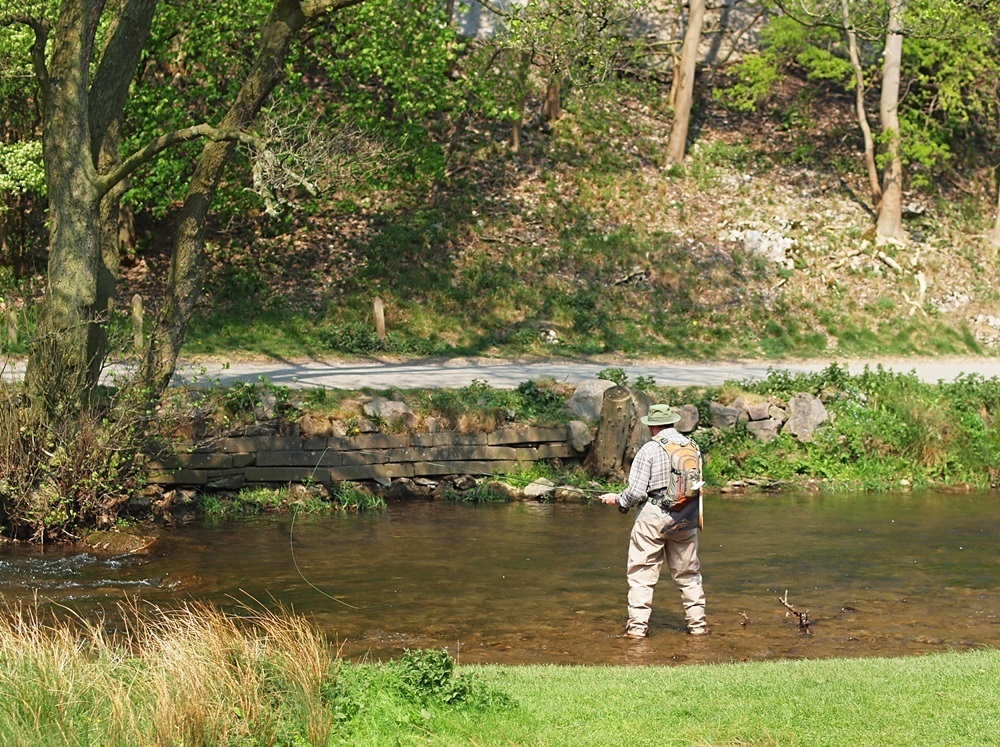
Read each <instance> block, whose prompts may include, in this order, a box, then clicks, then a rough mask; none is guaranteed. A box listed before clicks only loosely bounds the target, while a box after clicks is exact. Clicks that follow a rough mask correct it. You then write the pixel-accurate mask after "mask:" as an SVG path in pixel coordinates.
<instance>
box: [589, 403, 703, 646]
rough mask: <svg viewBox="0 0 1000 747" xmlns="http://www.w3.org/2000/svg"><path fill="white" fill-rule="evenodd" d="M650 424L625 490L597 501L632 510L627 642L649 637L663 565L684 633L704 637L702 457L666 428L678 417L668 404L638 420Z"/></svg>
mask: <svg viewBox="0 0 1000 747" xmlns="http://www.w3.org/2000/svg"><path fill="white" fill-rule="evenodd" d="M640 420H642V422H643V423H644V424H646V425H647V426H649V430H650V432H651V433H652V436H653V437H652V439H651V440H650V441H648V442H647V443H646V444H644V445H643V446H642V448H641V449H639V451H638V453H637V454H636V455H635V459H634V460H633V462H632V469H631V470H630V472H629V477H628V486H627V487H626V488H625V490H624V491H622V492H621V493H605V494H603V495H602V496H601V497H600V499H601V501H602V502H603V503H606V504H608V505H611V504H617V506H618V510H619V511H621V512H622V513H627V512H628V510H629V508H630V507H631V506H637V507H638V508H637V511H636V516H635V524H634V525H633V526H632V535H631V538H630V540H629V550H628V567H627V571H626V575H627V578H628V585H629V592H628V625H627V626H626V628H625V633H624V637H626V638H636V639H638V638H645V637H646V636H647V635H648V633H649V616H650V613H651V612H652V602H653V588H654V587H655V586H656V582H657V580H659V577H660V569H661V568H662V567H663V561H664V560H666V561H667V567H668V568H669V569H670V575H671V576H672V577H673V580H674V584H675V586H676V587H677V589H678V591H680V593H681V602H682V604H683V606H684V615H685V618H686V620H687V630H688V632H689V633H690V634H691V635H705V634H706V633H708V625H707V623H706V621H705V591H704V589H703V588H702V583H701V565H700V563H699V562H698V528H699V525H700V519H699V517H700V514H701V486H702V485H703V484H704V483H703V481H702V459H701V451H700V450H699V449H698V446H697V444H695V442H694V441H692V440H691V439H690V438H688V437H687V436H685V435H683V434H681V433H680V432H679V431H677V430H676V429H675V428H671V427H670V426H672V425H674V424H675V423H677V421H679V420H680V415H678V414H677V413H676V412H675V411H673V410H671V409H670V406H669V405H663V404H658V405H652V406H651V407H650V408H649V414H648V415H646V416H645V417H643V418H640Z"/></svg>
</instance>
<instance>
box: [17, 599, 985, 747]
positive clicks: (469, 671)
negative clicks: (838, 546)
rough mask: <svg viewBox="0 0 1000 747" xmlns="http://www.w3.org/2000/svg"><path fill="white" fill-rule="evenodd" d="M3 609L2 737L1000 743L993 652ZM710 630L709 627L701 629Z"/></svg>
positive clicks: (147, 741) (143, 741)
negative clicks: (505, 642)
mask: <svg viewBox="0 0 1000 747" xmlns="http://www.w3.org/2000/svg"><path fill="white" fill-rule="evenodd" d="M133 613H134V614H133V616H132V617H130V618H129V619H130V621H131V624H130V625H129V626H127V628H128V629H127V630H125V631H123V632H120V633H119V634H117V635H116V634H112V633H109V632H107V631H106V630H105V629H104V628H102V627H101V626H100V625H73V624H68V623H66V622H54V623H53V622H49V623H44V622H43V621H41V620H40V619H39V618H38V616H37V615H35V614H24V613H17V612H10V611H8V612H7V613H5V614H4V615H2V617H0V741H2V743H3V744H5V745H11V746H16V745H24V746H25V747H27V746H28V745H31V746H32V747H37V746H40V745H95V746H97V745H99V746H100V747H114V746H118V745H121V746H122V747H125V746H126V745H127V746H128V747H145V746H146V745H150V746H152V745H206V746H207V745H212V746H213V747H214V746H216V745H289V746H292V745H348V744H349V745H410V744H412V745H425V744H433V745H483V746H485V745H514V744H516V745H539V746H541V745H546V746H548V745H553V746H554V745H571V746H573V747H581V746H585V745H595V746H597V745H600V746H601V747H611V746H613V745H636V744H676V745H698V746H711V745H727V746H729V747H734V746H735V745H793V744H794V745H830V746H838V745H844V746H845V747H847V746H851V747H853V746H854V745H859V744H873V745H874V744H879V745H893V746H894V747H906V746H908V745H913V746H914V747H917V746H919V747H930V746H933V745H949V746H950V747H953V746H955V745H977V746H978V745H990V744H1000V742H998V738H997V736H996V735H997V734H998V733H1000V652H997V651H995V650H982V651H975V652H971V653H962V654H941V655H934V656H926V657H919V658H900V659H856V660H825V661H786V662H769V663H748V664H729V665H713V666H699V667H679V668H662V667H649V668H645V667H642V668H620V667H555V666H528V667H497V666H476V667H456V666H455V664H454V662H453V661H452V660H451V659H449V658H448V656H447V655H445V654H444V653H443V652H426V651H423V652H409V653H407V654H406V655H405V656H404V657H403V658H401V659H399V660H395V661H391V662H385V663H380V664H364V665H358V664H349V663H345V662H342V661H341V660H339V659H338V657H337V656H336V652H335V649H334V648H333V647H331V645H330V644H329V643H328V642H327V641H326V640H325V639H324V637H323V636H322V635H320V634H319V633H318V632H317V631H315V630H313V629H312V628H311V627H310V626H309V625H308V624H307V623H306V622H304V621H303V620H302V619H300V618H297V617H294V616H291V615H287V614H285V613H282V612H279V613H277V614H272V613H268V612H262V611H255V612H248V614H247V615H244V616H238V617H226V616H224V615H222V614H221V613H219V612H217V611H215V610H213V609H211V608H207V607H197V606H193V607H185V608H182V609H179V610H172V611H164V610H155V611H145V612H143V613H141V614H140V613H139V612H137V611H134V610H133ZM707 645H711V640H708V641H707Z"/></svg>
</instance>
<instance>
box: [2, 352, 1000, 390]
mask: <svg viewBox="0 0 1000 747" xmlns="http://www.w3.org/2000/svg"><path fill="white" fill-rule="evenodd" d="M838 362H839V363H841V364H842V365H845V366H847V368H848V370H849V371H851V372H852V373H858V372H860V371H862V370H864V368H865V366H866V365H871V366H874V365H877V364H880V365H882V366H883V367H885V368H887V369H889V370H892V371H898V372H903V373H910V372H913V373H915V374H916V375H917V376H919V377H920V378H921V379H922V380H924V381H928V382H931V383H934V382H937V381H952V380H954V379H955V378H956V377H958V376H960V375H962V374H966V373H977V374H980V375H982V376H984V377H986V378H992V377H994V376H1000V358H920V359H893V360H890V359H885V360H878V361H874V360H869V361H863V360H862V361H847V360H844V361H838ZM829 364H830V361H786V362H773V361H772V362H759V361H757V362H747V361H737V362H727V363H684V362H678V361H668V362H663V361H631V362H620V363H606V362H605V363H597V362H574V361H562V360H557V361H549V362H545V363H536V362H530V363H529V362H510V361H494V360H489V359H485V360H484V359H452V360H441V361H418V362H409V363H391V362H390V363H383V362H377V361H375V362H364V363H345V362H338V361H330V362H327V361H304V362H299V361H295V362H291V361H270V362H255V363H233V364H229V365H227V364H222V363H218V362H209V363H199V364H192V363H186V364H184V365H182V366H181V367H180V368H179V370H178V379H182V380H185V381H187V382H190V383H194V384H202V383H216V382H217V383H220V384H232V383H234V382H236V381H245V382H255V381H258V380H260V377H262V376H263V377H264V378H265V379H266V380H267V381H270V382H271V383H273V384H277V385H279V386H289V387H313V386H315V387H328V388H333V389H361V388H363V387H370V388H373V389H386V388H389V387H393V386H395V387H400V388H402V389H410V388H432V387H461V386H465V385H466V384H469V383H471V382H472V381H473V380H480V381H485V382H487V383H488V384H490V385H492V386H495V387H504V388H513V387H516V386H517V385H518V384H520V383H522V382H524V381H528V380H530V379H544V378H548V379H555V380H557V381H564V382H567V383H571V384H575V383H578V382H580V381H582V380H583V379H588V378H593V377H595V376H596V375H597V374H598V373H599V372H600V371H602V370H604V369H606V368H612V367H616V368H622V369H624V371H625V373H626V374H627V375H628V377H629V379H630V380H632V381H635V379H637V378H638V377H640V376H646V377H652V378H653V380H654V381H655V382H656V383H657V384H658V385H660V386H680V387H683V386H718V385H720V384H722V383H724V382H726V381H733V380H736V381H741V380H745V379H761V378H764V377H765V376H767V373H768V371H769V370H770V369H771V368H777V369H784V370H787V371H792V372H811V371H818V370H821V369H823V368H825V367H826V366H828V365H829ZM2 373H3V375H4V377H5V378H17V377H20V376H23V374H24V364H23V362H16V363H14V364H10V365H8V366H6V367H5V368H3V370H2Z"/></svg>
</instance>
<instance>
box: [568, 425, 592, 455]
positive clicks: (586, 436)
mask: <svg viewBox="0 0 1000 747" xmlns="http://www.w3.org/2000/svg"><path fill="white" fill-rule="evenodd" d="M566 431H567V433H568V435H569V445H570V447H571V448H572V449H573V451H579V452H581V453H582V452H584V451H586V450H587V447H588V446H590V444H591V442H592V441H593V440H594V437H593V436H592V435H591V434H590V428H589V427H588V426H587V424H586V423H584V422H583V421H582V420H571V421H569V422H568V423H567V424H566Z"/></svg>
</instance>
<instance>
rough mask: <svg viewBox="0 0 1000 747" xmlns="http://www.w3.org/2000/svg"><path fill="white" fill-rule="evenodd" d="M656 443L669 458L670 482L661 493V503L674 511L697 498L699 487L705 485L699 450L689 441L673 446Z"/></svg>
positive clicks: (665, 442)
mask: <svg viewBox="0 0 1000 747" xmlns="http://www.w3.org/2000/svg"><path fill="white" fill-rule="evenodd" d="M656 442H657V443H658V444H660V446H662V447H663V450H664V451H666V452H667V454H668V455H669V456H670V482H669V483H668V484H667V487H666V488H665V489H664V491H663V494H662V495H663V498H662V499H661V503H662V504H663V505H665V506H666V507H667V508H669V509H670V510H671V511H676V510H677V509H679V508H680V507H681V506H683V505H684V504H685V503H687V502H688V501H690V500H691V499H692V498H697V497H698V496H699V494H700V492H701V486H702V485H704V484H705V481H704V479H703V477H702V472H701V450H700V449H699V448H698V444H696V443H695V442H694V441H691V440H689V441H688V442H687V443H685V444H675V443H670V442H668V441H664V440H662V439H659V438H658V439H656Z"/></svg>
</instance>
